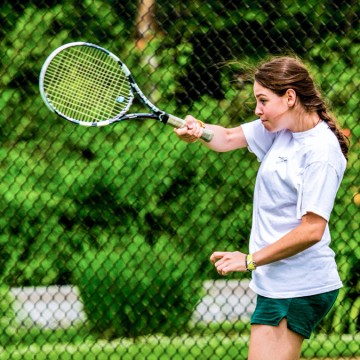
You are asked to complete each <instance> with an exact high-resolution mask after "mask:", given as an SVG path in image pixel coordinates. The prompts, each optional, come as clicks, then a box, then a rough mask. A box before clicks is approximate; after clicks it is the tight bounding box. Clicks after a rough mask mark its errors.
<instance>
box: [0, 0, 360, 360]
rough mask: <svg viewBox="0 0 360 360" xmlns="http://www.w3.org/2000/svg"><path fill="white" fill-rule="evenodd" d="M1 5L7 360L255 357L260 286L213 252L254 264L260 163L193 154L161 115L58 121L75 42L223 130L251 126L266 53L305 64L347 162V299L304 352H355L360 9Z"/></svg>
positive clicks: (168, 104)
mask: <svg viewBox="0 0 360 360" xmlns="http://www.w3.org/2000/svg"><path fill="white" fill-rule="evenodd" d="M0 10H1V12H0V16H1V24H2V25H1V27H0V44H1V46H0V53H1V59H2V61H1V62H2V64H1V70H0V71H1V77H0V87H1V92H0V109H1V112H0V114H1V116H0V122H1V126H0V139H1V148H0V158H1V161H0V166H1V172H0V176H1V190H0V192H1V203H0V223H1V233H0V264H1V266H0V279H1V285H0V292H1V302H0V321H1V324H2V332H1V334H0V346H1V351H0V359H35V358H36V359H195V358H196V359H220V358H221V359H246V356H247V345H248V339H249V328H250V326H249V318H250V315H251V313H252V311H253V309H254V301H255V296H254V294H253V293H252V292H251V291H250V290H249V288H248V283H249V275H248V274H235V275H232V276H228V277H226V278H220V277H219V276H218V275H217V274H216V272H215V271H214V269H213V268H212V266H211V265H210V263H209V256H210V254H211V253H212V252H213V251H214V250H215V249H227V250H229V251H231V250H235V249H238V250H240V251H243V252H247V246H248V238H249V233H250V223H251V211H252V192H253V187H254V179H255V174H256V171H257V168H258V163H257V161H256V159H255V158H254V156H252V155H251V154H249V153H248V152H247V151H245V150H244V151H242V150H240V151H235V152H231V153H222V154H218V153H213V152H211V151H209V150H207V149H205V148H204V147H201V146H200V145H199V144H190V145H186V144H184V143H183V142H181V141H179V140H178V139H177V137H176V136H175V135H174V134H173V133H172V129H171V128H169V127H163V126H162V125H159V124H157V123H154V122H152V121H151V120H146V121H129V122H126V123H119V124H117V125H112V126H107V127H103V128H82V127H79V126H76V125H74V124H71V123H68V122H66V121H65V120H62V119H60V118H58V117H56V116H55V115H54V114H52V113H50V112H49V110H48V109H47V108H46V107H45V105H44V104H43V102H42V100H41V98H40V94H39V90H38V76H39V73H40V69H41V66H42V64H43V62H44V61H45V59H46V57H47V56H48V55H49V54H50V53H51V52H52V51H53V50H54V49H55V48H57V47H58V46H60V45H62V44H64V43H66V42H71V41H87V42H92V43H95V44H98V45H101V46H103V47H105V48H107V49H109V50H110V51H112V52H113V53H115V54H117V55H118V56H119V57H120V58H122V59H125V62H126V63H127V65H128V67H129V68H130V69H131V70H132V72H133V73H134V77H135V79H136V81H137V82H138V83H139V86H140V88H141V89H142V90H143V91H144V93H145V94H146V95H147V96H149V97H150V98H151V100H152V101H153V102H155V103H156V104H157V105H158V106H159V107H160V108H163V109H165V110H166V111H168V112H170V113H173V114H176V115H178V116H185V115H186V114H188V113H191V114H193V115H194V116H196V117H198V118H200V119H202V120H204V121H206V122H209V123H213V124H221V125H223V126H236V125H238V124H240V123H242V122H245V121H250V120H252V119H254V101H253V99H252V97H253V95H252V84H251V83H249V82H248V81H247V80H246V71H247V69H248V68H249V66H251V65H252V64H254V63H257V62H258V61H259V60H261V59H263V58H265V57H267V56H268V55H270V54H275V55H276V54H296V55H298V56H300V57H301V58H302V59H303V60H304V61H305V63H306V64H307V65H308V66H309V67H310V68H311V70H312V73H313V74H314V76H315V79H316V81H317V83H318V84H319V87H320V88H321V90H322V92H323V93H324V94H325V95H326V97H327V98H328V99H329V102H330V105H331V108H332V111H333V112H334V113H335V114H336V115H337V117H338V120H339V122H340V124H341V126H342V127H343V129H344V132H346V134H347V135H348V137H349V138H350V141H351V149H350V156H349V162H348V168H347V172H346V174H345V178H344V181H343V183H342V186H341V188H340V190H339V192H338V197H337V201H336V205H335V208H334V211H333V214H332V218H331V231H332V236H333V243H332V248H333V249H334V251H335V252H336V256H337V263H338V266H339V271H340V273H341V278H342V280H343V282H344V288H343V289H342V290H341V292H340V296H339V298H338V300H337V302H336V305H335V306H334V308H333V309H332V311H331V313H329V314H328V316H327V318H326V320H325V321H324V322H323V323H322V324H321V325H320V326H319V327H318V329H317V330H316V333H315V334H314V335H313V337H312V338H311V339H310V340H309V341H306V342H305V343H304V346H303V354H302V356H303V357H304V358H311V359H315V358H321V359H325V358H326V359H328V358H337V359H340V358H346V357H347V358H349V359H350V358H351V359H355V358H356V356H360V345H359V344H360V334H359V329H360V316H359V313H360V296H359V295H360V294H359V289H360V282H359V275H360V262H359V259H360V252H359V241H360V235H359V223H360V217H359V206H360V185H359V184H360V183H359V169H360V163H359V161H360V156H359V138H360V124H359V121H358V119H359V109H358V108H359V101H360V90H359V89H360V79H359V64H360V42H359V33H360V32H359V31H360V29H359V11H360V6H359V3H358V2H357V1H355V0H348V1H336V2H335V1H323V0H320V1H319V0H308V1H295V2H294V1H288V0H286V1H282V2H275V1H270V2H269V1H250V0H244V1H239V2H236V1H215V0H214V1H206V2H204V1H197V0H195V1H194V0H193V1H187V0H186V1H181V2H180V1H172V0H170V1H169V0H168V1H163V0H156V1H155V0H141V1H140V2H132V1H101V0H86V1H80V2H79V1H73V0H64V1H61V2H59V1H52V0H23V1H21V2H19V1H16V0H15V1H11V2H10V1H6V0H5V1H3V2H2V3H1V4H0ZM142 110H143V109H141V105H139V104H135V111H142ZM314 183H316V179H314ZM274 359H276V355H274Z"/></svg>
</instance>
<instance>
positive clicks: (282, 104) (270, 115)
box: [254, 81, 291, 132]
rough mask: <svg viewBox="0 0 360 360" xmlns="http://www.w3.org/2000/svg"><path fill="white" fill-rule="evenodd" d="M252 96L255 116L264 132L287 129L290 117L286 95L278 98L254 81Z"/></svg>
mask: <svg viewBox="0 0 360 360" xmlns="http://www.w3.org/2000/svg"><path fill="white" fill-rule="evenodd" d="M254 95H255V99H256V108H255V114H256V115H257V116H258V117H259V118H260V119H261V122H262V124H263V125H264V127H265V129H266V130H268V131H270V132H275V131H280V130H283V129H287V128H289V125H290V123H289V122H290V121H291V117H290V116H289V109H290V107H289V97H288V94H285V95H284V96H278V95H277V94H275V93H274V92H272V91H271V90H269V89H267V88H264V87H263V86H261V85H260V84H259V83H257V82H256V81H255V83H254Z"/></svg>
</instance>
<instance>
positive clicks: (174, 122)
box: [39, 41, 214, 142]
mask: <svg viewBox="0 0 360 360" xmlns="http://www.w3.org/2000/svg"><path fill="white" fill-rule="evenodd" d="M75 46H88V47H92V48H95V49H97V50H100V51H102V52H104V53H105V54H106V55H108V56H109V57H111V58H112V59H113V60H114V61H116V62H117V63H118V65H119V66H120V67H121V69H122V71H123V73H124V74H125V76H126V77H127V79H128V80H129V84H130V90H129V92H130V93H129V100H128V103H127V105H126V106H125V107H124V109H122V111H121V112H120V113H119V114H118V115H117V116H115V117H113V118H111V119H107V120H102V121H98V122H91V121H81V120H77V119H74V118H71V117H69V116H67V115H65V114H63V113H62V112H61V111H59V110H58V109H56V107H55V106H53V104H52V103H51V101H50V100H49V99H48V97H47V94H46V91H45V75H46V71H47V69H48V67H49V65H50V64H51V62H52V61H53V59H54V58H55V57H56V56H57V55H58V54H59V53H60V52H62V51H64V50H66V49H68V48H70V47H75ZM39 89H40V95H41V97H42V99H43V101H44V103H45V104H46V106H47V107H48V108H49V109H50V110H51V111H52V112H54V113H56V114H57V115H59V116H60V117H62V118H64V119H66V120H68V121H71V122H73V123H75V124H77V125H82V126H88V127H92V126H96V127H100V126H106V125H110V124H113V123H115V122H119V121H124V120H131V119H152V120H157V121H160V122H161V123H163V124H167V125H170V126H172V127H175V128H181V127H185V126H186V122H185V120H183V119H181V118H178V117H176V116H174V115H171V114H168V113H166V112H165V111H163V110H160V109H159V108H158V107H157V106H155V105H154V104H153V103H152V102H151V101H150V100H149V99H148V98H147V97H146V96H145V95H144V93H143V92H142V91H141V89H140V88H139V86H138V84H137V83H136V81H135V79H134V78H133V76H132V74H131V72H130V70H129V68H128V67H127V66H126V65H125V64H124V63H123V62H122V61H121V60H120V58H119V57H117V56H116V55H115V54H113V53H112V52H110V51H108V50H106V49H104V48H102V47H101V46H98V45H96V44H92V43H89V42H83V41H77V42H71V43H68V44H64V45H62V46H60V47H58V48H57V49H55V50H54V51H53V52H52V53H51V54H50V55H49V56H48V57H47V59H46V60H45V62H44V64H43V66H42V68H41V72H40V76H39ZM134 93H136V94H137V95H138V97H139V99H140V101H141V102H142V104H143V105H145V106H146V107H147V108H148V109H150V110H151V111H152V113H130V114H128V113H127V112H128V111H129V109H130V107H131V105H132V102H133V100H134V97H135V96H134ZM213 135H214V134H213V132H212V131H211V130H209V129H206V128H204V129H203V134H202V135H201V138H202V139H203V140H205V141H207V142H209V141H211V139H212V138H213Z"/></svg>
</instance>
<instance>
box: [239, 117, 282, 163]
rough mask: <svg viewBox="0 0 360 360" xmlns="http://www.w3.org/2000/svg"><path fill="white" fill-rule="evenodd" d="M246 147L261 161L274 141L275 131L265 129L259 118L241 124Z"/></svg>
mask: <svg viewBox="0 0 360 360" xmlns="http://www.w3.org/2000/svg"><path fill="white" fill-rule="evenodd" d="M241 127H242V129H243V131H244V135H245V138H246V142H247V143H248V149H249V151H250V152H252V153H254V154H255V155H256V157H257V159H258V160H259V161H262V159H263V158H264V156H265V154H266V153H267V152H268V151H269V149H270V147H271V145H272V144H273V142H274V139H275V136H276V133H270V132H269V131H267V130H266V129H265V128H264V126H263V124H262V123H261V120H255V121H252V122H249V123H245V124H242V125H241Z"/></svg>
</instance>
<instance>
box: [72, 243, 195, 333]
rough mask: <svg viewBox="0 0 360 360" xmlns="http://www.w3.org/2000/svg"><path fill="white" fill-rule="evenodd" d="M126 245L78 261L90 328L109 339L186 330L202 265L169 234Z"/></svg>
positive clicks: (89, 253) (77, 276)
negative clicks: (148, 242)
mask: <svg viewBox="0 0 360 360" xmlns="http://www.w3.org/2000/svg"><path fill="white" fill-rule="evenodd" d="M126 243H127V245H126V247H124V248H121V247H119V248H115V249H114V248H112V247H110V248H109V247H104V248H102V249H100V250H98V251H94V250H91V249H89V250H88V251H86V252H85V253H84V254H83V256H77V257H76V258H78V259H74V262H75V266H74V276H75V284H76V285H77V286H78V287H79V289H80V291H81V297H82V300H83V302H84V309H85V312H86V313H87V315H88V319H89V323H90V329H91V331H92V332H93V333H94V334H96V335H97V336H100V337H102V338H107V339H112V338H117V337H124V336H126V337H137V336H140V335H145V334H150V333H157V332H159V333H165V334H174V333H179V332H182V331H184V330H185V329H186V328H187V324H188V323H189V320H190V318H191V316H192V313H193V309H194V307H195V305H196V303H197V302H198V301H199V300H200V290H201V287H202V282H201V281H200V276H199V275H197V274H198V272H199V265H198V264H197V263H195V262H194V261H193V260H192V258H191V256H188V255H185V254H184V253H183V251H182V249H180V248H178V247H176V246H174V245H173V244H172V243H171V239H170V238H165V237H163V238H161V239H159V241H158V242H157V244H156V245H155V246H153V247H151V246H149V245H147V244H146V241H144V239H142V238H141V237H140V236H137V237H135V238H128V239H127V240H126Z"/></svg>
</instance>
